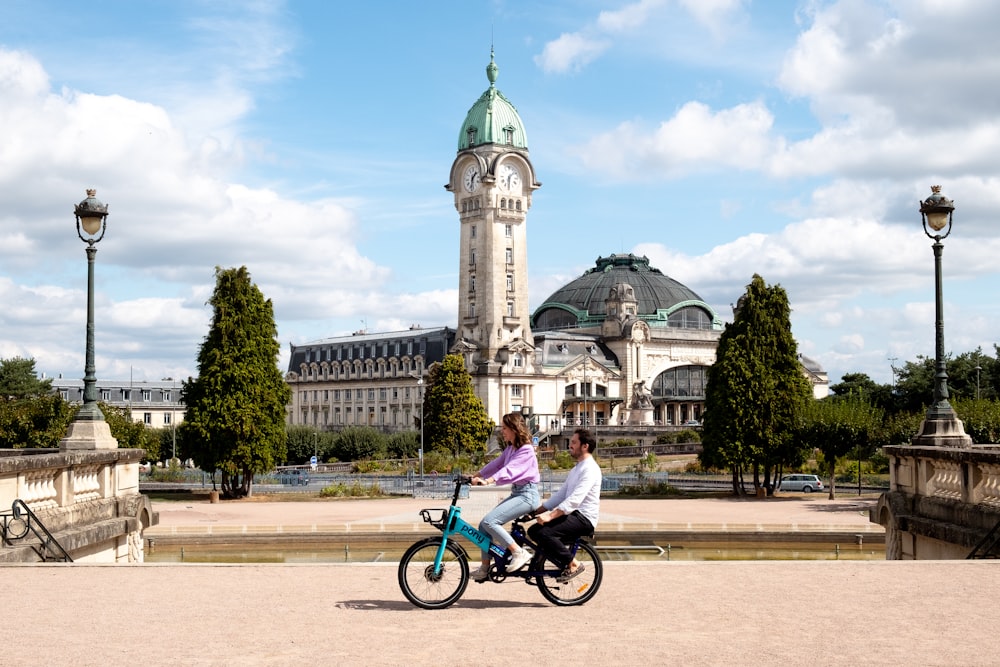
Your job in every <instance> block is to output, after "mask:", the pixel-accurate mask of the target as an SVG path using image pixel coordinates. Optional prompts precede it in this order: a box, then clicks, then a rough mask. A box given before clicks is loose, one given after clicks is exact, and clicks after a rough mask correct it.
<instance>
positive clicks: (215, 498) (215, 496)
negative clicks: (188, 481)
mask: <svg viewBox="0 0 1000 667" xmlns="http://www.w3.org/2000/svg"><path fill="white" fill-rule="evenodd" d="M208 502H210V503H217V502H219V492H218V491H214V490H213V491H209V492H208Z"/></svg>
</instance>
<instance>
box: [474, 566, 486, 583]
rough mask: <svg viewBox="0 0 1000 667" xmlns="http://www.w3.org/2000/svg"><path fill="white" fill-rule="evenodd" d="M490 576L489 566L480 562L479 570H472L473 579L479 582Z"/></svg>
mask: <svg viewBox="0 0 1000 667" xmlns="http://www.w3.org/2000/svg"><path fill="white" fill-rule="evenodd" d="M489 578H490V568H489V567H488V566H485V565H482V564H480V566H479V569H478V570H473V571H472V580H473V581H475V582H477V583H480V584H481V583H483V582H484V581H486V580H487V579H489Z"/></svg>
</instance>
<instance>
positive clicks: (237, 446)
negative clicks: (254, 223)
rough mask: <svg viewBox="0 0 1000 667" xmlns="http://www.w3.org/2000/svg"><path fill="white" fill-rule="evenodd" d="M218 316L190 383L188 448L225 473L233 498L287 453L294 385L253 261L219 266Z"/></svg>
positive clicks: (185, 394) (185, 389) (184, 392)
mask: <svg viewBox="0 0 1000 667" xmlns="http://www.w3.org/2000/svg"><path fill="white" fill-rule="evenodd" d="M215 280H216V285H215V292H214V293H213V295H212V298H211V299H210V300H209V302H208V303H209V305H211V306H212V322H211V325H210V327H209V331H208V335H207V336H206V337H205V341H204V342H203V343H202V345H201V349H200V350H199V352H198V377H197V378H193V379H189V380H188V381H187V382H184V383H183V386H182V389H181V397H182V400H183V401H184V404H185V407H186V413H185V418H184V422H183V424H181V426H180V428H179V431H180V432H181V434H182V438H181V439H182V442H183V446H184V448H185V450H186V454H187V455H188V456H190V457H191V458H192V459H194V461H195V463H196V464H197V465H198V466H199V467H200V468H201V469H202V470H205V471H210V472H214V471H215V470H221V471H222V490H223V493H224V494H225V495H226V496H228V497H233V496H241V495H247V494H248V493H249V492H250V488H251V484H252V482H253V476H254V475H255V474H259V473H264V472H268V471H270V470H272V469H273V468H274V467H275V465H277V464H278V463H281V462H284V461H285V459H286V433H285V408H286V406H287V405H288V401H289V399H290V397H291V390H290V389H289V388H288V385H286V384H285V382H284V379H283V377H282V373H281V371H280V370H279V369H278V353H279V352H280V346H279V344H278V339H277V335H278V330H277V326H276V325H275V322H274V309H273V306H272V304H271V301H270V299H265V298H264V295H263V294H262V293H261V291H260V289H258V288H257V286H256V285H255V284H253V282H252V281H251V279H250V273H249V271H247V268H246V267H245V266H243V267H240V268H238V269H221V268H219V267H216V270H215Z"/></svg>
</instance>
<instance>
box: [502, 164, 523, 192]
mask: <svg viewBox="0 0 1000 667" xmlns="http://www.w3.org/2000/svg"><path fill="white" fill-rule="evenodd" d="M500 187H502V188H503V189H504V190H507V191H511V190H517V189H518V188H519V187H521V172H519V171H518V170H517V167H515V166H514V165H512V164H505V165H503V166H502V167H500Z"/></svg>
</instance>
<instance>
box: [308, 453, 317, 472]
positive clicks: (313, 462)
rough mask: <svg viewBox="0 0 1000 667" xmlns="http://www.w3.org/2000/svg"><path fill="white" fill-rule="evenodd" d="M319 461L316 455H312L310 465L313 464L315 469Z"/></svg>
mask: <svg viewBox="0 0 1000 667" xmlns="http://www.w3.org/2000/svg"><path fill="white" fill-rule="evenodd" d="M317 463H318V461H317V460H316V457H315V456H310V457H309V465H311V466H312V469H313V470H315V469H316V464H317Z"/></svg>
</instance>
